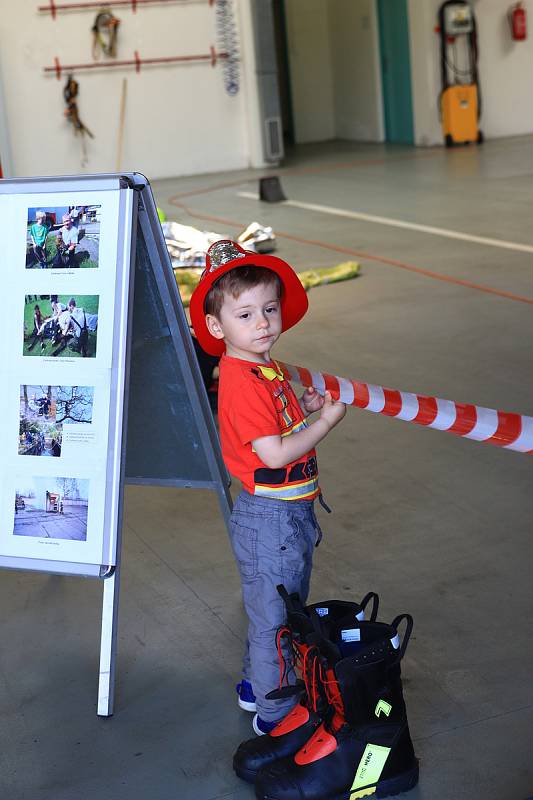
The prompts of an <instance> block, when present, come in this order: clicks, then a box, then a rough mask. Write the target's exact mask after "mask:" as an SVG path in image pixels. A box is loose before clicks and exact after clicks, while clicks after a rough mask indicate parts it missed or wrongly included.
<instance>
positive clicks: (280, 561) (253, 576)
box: [230, 491, 322, 722]
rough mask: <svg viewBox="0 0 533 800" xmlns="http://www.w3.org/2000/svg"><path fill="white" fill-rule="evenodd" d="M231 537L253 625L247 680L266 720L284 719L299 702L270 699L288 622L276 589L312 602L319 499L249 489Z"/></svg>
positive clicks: (235, 516) (236, 511)
mask: <svg viewBox="0 0 533 800" xmlns="http://www.w3.org/2000/svg"><path fill="white" fill-rule="evenodd" d="M230 537H231V546H232V548H233V552H234V555H235V559H236V561H237V566H238V568H239V574H240V577H241V585H242V597H243V601H244V607H245V609H246V613H247V615H248V623H249V624H248V639H247V642H246V648H245V653H244V661H243V677H244V678H246V680H248V681H250V683H251V684H252V687H253V690H254V694H255V696H256V705H257V712H258V714H259V716H260V717H261V719H263V720H265V721H268V722H270V721H273V720H279V719H281V717H283V716H285V714H287V713H288V711H290V709H291V708H292V706H293V705H294V704H295V702H296V700H295V698H289V699H286V700H267V699H266V698H265V695H266V694H267V693H268V692H270V691H272V689H276V688H277V687H278V685H279V661H278V652H277V646H276V631H277V629H278V628H279V627H280V625H283V624H284V623H285V605H284V603H283V600H282V599H281V597H280V596H279V594H278V592H277V590H276V586H277V585H278V584H279V583H282V584H283V585H284V586H285V588H286V589H287V591H288V592H289V593H290V592H298V594H299V595H300V598H301V600H302V602H304V603H305V602H306V600H307V595H308V593H309V581H310V578H311V567H312V562H313V550H314V548H315V546H317V545H318V543H319V542H320V539H321V538H322V533H321V530H320V527H319V525H318V522H317V519H316V516H315V512H314V508H313V501H310V500H294V501H293V500H291V501H287V500H276V499H271V498H269V497H256V496H255V495H251V494H249V492H246V491H243V492H241V494H240V495H239V496H238V498H237V501H236V503H235V506H234V508H233V512H232V515H231V518H230ZM294 679H295V678H294V676H293V677H292V681H294Z"/></svg>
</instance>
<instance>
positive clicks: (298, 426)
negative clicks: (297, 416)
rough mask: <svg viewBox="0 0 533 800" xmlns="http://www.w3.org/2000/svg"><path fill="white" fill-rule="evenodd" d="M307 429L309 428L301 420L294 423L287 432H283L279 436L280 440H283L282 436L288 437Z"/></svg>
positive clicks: (304, 421)
mask: <svg viewBox="0 0 533 800" xmlns="http://www.w3.org/2000/svg"><path fill="white" fill-rule="evenodd" d="M308 427H309V424H308V423H307V422H306V420H305V419H303V420H302V421H301V422H296V423H295V424H294V425H293V426H292V428H290V429H289V430H288V431H283V432H282V434H281V438H282V439H283V437H284V436H290V435H291V433H298V431H303V430H304V428H308Z"/></svg>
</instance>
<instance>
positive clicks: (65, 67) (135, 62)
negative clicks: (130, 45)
mask: <svg viewBox="0 0 533 800" xmlns="http://www.w3.org/2000/svg"><path fill="white" fill-rule="evenodd" d="M227 57H228V54H227V53H217V52H216V51H215V48H214V47H211V52H210V53H209V55H198V56H164V57H161V58H140V56H139V53H138V52H137V50H135V53H134V57H133V59H131V60H126V61H94V62H91V63H89V64H61V63H60V62H59V59H58V58H54V66H53V67H43V71H44V72H45V74H47V75H49V74H50V73H52V72H54V73H55V76H56V78H57V79H58V80H60V78H61V74H62V73H63V72H78V71H80V70H86V69H100V68H102V67H104V68H106V67H135V72H140V71H141V65H142V64H178V63H180V62H191V61H199V62H205V61H209V62H211V66H212V67H214V66H216V63H217V60H218V59H219V58H220V59H224V58H227Z"/></svg>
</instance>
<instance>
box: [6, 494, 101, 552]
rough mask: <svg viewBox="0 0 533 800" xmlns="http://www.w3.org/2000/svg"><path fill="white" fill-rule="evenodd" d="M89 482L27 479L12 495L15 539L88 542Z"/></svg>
mask: <svg viewBox="0 0 533 800" xmlns="http://www.w3.org/2000/svg"><path fill="white" fill-rule="evenodd" d="M88 506H89V481H88V480H84V479H83V480H80V479H79V478H29V479H28V480H27V481H25V482H24V485H21V486H20V487H19V488H18V489H17V491H16V492H15V513H14V524H13V535H14V536H33V537H36V538H38V539H70V540H74V541H77V542H86V541H87V511H88Z"/></svg>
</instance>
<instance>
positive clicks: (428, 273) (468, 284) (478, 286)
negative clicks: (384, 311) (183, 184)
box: [168, 197, 533, 305]
mask: <svg viewBox="0 0 533 800" xmlns="http://www.w3.org/2000/svg"><path fill="white" fill-rule="evenodd" d="M168 202H169V203H172V205H175V206H177V207H178V208H182V209H183V210H184V211H185V212H186V213H187V214H189V216H191V217H195V218H196V219H204V220H207V221H209V222H218V223H220V224H221V225H227V226H228V227H231V228H237V229H238V230H244V228H245V227H246V226H245V225H243V224H242V223H240V222H235V220H229V219H223V218H222V217H214V216H212V215H210V214H201V213H199V212H197V211H192V210H191V209H190V208H188V207H187V206H186V205H184V204H183V203H180V202H179V201H178V200H177V199H176V197H171V198H170V199H169V201H168ZM276 236H277V237H278V238H281V239H289V240H290V241H293V242H300V243H301V244H307V245H312V246H314V247H321V248H323V249H325V250H332V251H333V252H335V253H342V254H343V255H348V256H356V257H357V258H361V259H367V260H368V261H377V262H379V263H380V264H387V266H390V267H396V268H397V269H404V270H406V271H408V272H414V273H416V274H417V275H423V276H424V277H426V278H432V279H433V280H436V281H443V282H445V283H453V284H455V285H456V286H464V287H465V288H466V289H475V290H476V291H478V292H485V293H486V294H492V295H496V296H497V297H503V298H505V299H506V300H514V301H515V302H517V303H527V304H529V305H533V297H523V296H522V295H519V294H513V293H512V292H505V291H503V290H502V289H494V288H493V287H492V286H485V285H484V284H482V283H474V282H473V281H466V280H462V279H461V278H452V277H451V276H450V275H443V274H442V273H441V272H433V271H432V270H429V269H423V268H422V267H416V266H415V265H414V264H407V263H406V262H405V261H397V260H396V259H393V258H387V257H385V256H379V255H373V254H372V253H367V252H365V251H364V250H352V249H351V248H350V247H340V246H339V245H335V244H330V243H329V242H321V241H319V240H318V239H304V238H303V237H302V236H293V235H292V234H290V233H285V232H283V231H276Z"/></svg>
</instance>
